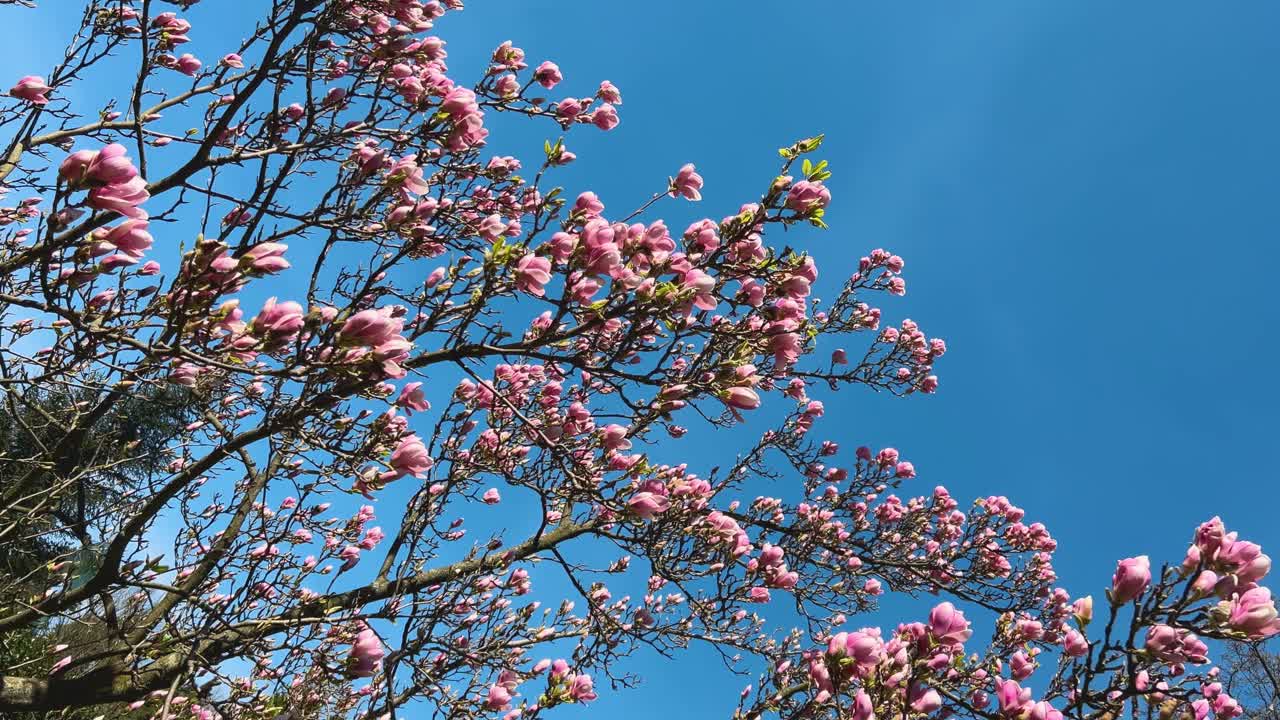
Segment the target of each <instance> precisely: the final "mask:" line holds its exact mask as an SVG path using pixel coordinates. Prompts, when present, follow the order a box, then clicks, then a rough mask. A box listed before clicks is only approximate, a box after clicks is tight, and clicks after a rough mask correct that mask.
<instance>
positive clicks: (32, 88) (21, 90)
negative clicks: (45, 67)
mask: <svg viewBox="0 0 1280 720" xmlns="http://www.w3.org/2000/svg"><path fill="white" fill-rule="evenodd" d="M52 89H53V88H51V87H49V86H48V85H46V84H45V82H44V78H42V77H40V76H39V75H27V76H25V77H23V78H22V79H20V80H18V82H17V83H16V84H15V85H14V86H13V87H12V88H9V95H11V96H13V97H16V98H18V99H19V100H25V101H27V102H29V103H31V104H32V105H44V104H46V103H48V102H49V98H48V93H49V91H50V90H52Z"/></svg>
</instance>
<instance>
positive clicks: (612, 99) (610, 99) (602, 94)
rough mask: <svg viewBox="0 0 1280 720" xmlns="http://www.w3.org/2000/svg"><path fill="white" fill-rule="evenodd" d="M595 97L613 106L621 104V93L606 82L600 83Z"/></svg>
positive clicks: (614, 86)
mask: <svg viewBox="0 0 1280 720" xmlns="http://www.w3.org/2000/svg"><path fill="white" fill-rule="evenodd" d="M596 97H598V98H600V99H601V100H603V101H604V102H607V103H612V104H614V105H621V104H622V91H620V90H618V88H617V86H616V85H614V84H613V83H611V82H609V81H608V80H605V81H603V82H601V83H600V89H599V90H597V91H596Z"/></svg>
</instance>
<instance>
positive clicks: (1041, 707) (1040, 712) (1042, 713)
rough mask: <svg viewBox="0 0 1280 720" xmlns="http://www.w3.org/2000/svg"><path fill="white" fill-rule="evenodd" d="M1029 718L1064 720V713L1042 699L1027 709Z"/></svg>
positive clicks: (1034, 719)
mask: <svg viewBox="0 0 1280 720" xmlns="http://www.w3.org/2000/svg"><path fill="white" fill-rule="evenodd" d="M1027 720H1062V713H1061V712H1059V711H1058V710H1057V709H1055V708H1054V707H1053V706H1052V705H1050V704H1049V703H1047V702H1045V701H1043V700H1041V701H1040V702H1038V703H1036V704H1035V705H1032V706H1031V709H1030V710H1028V711H1027Z"/></svg>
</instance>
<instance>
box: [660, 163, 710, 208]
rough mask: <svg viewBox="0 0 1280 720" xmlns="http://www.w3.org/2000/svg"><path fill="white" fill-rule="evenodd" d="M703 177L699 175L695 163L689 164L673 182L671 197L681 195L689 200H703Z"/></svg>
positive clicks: (682, 168)
mask: <svg viewBox="0 0 1280 720" xmlns="http://www.w3.org/2000/svg"><path fill="white" fill-rule="evenodd" d="M701 190H702V176H701V175H699V174H698V173H697V171H696V170H695V169H694V167H693V163H687V164H686V165H684V166H683V167H681V168H680V172H678V173H676V176H675V177H674V178H673V179H672V180H671V191H670V192H669V193H668V194H669V195H670V196H671V197H675V196H676V195H680V196H682V197H684V198H686V199H688V200H701V199H702V192H701Z"/></svg>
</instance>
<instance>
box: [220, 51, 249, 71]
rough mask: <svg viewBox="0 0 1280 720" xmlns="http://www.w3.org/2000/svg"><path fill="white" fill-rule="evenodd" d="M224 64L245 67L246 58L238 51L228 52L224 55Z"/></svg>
mask: <svg viewBox="0 0 1280 720" xmlns="http://www.w3.org/2000/svg"><path fill="white" fill-rule="evenodd" d="M222 64H223V65H226V66H227V67H233V68H242V67H244V60H243V59H242V58H241V57H240V56H239V55H238V54H236V53H227V54H226V55H223V56H222Z"/></svg>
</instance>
